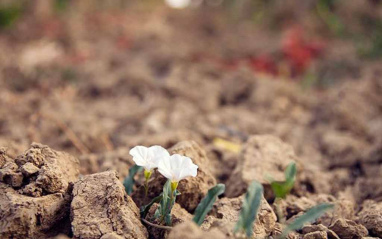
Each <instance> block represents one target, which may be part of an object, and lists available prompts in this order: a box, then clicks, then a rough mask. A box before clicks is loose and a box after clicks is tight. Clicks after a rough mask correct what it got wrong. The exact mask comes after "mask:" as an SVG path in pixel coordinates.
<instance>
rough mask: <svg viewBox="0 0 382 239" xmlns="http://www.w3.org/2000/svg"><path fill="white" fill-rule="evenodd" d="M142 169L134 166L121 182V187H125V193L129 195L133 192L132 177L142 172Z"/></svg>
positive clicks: (133, 181)
mask: <svg viewBox="0 0 382 239" xmlns="http://www.w3.org/2000/svg"><path fill="white" fill-rule="evenodd" d="M142 169H143V168H142V167H141V166H138V165H134V166H133V167H131V168H130V169H129V175H127V177H126V178H125V179H124V180H123V186H125V190H126V193H127V194H128V195H131V193H132V192H133V186H134V183H135V180H134V177H135V175H136V174H137V173H139V172H141V171H142Z"/></svg>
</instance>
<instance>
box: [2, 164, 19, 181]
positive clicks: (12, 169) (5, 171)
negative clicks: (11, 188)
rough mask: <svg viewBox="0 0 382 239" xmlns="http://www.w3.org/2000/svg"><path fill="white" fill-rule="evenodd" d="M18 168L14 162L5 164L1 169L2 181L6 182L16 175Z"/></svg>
mask: <svg viewBox="0 0 382 239" xmlns="http://www.w3.org/2000/svg"><path fill="white" fill-rule="evenodd" d="M17 168H18V167H17V164H15V163H14V162H7V163H5V164H4V166H3V167H2V168H1V169H0V181H2V182H4V181H5V179H6V177H7V176H10V175H12V174H14V173H16V170H17Z"/></svg>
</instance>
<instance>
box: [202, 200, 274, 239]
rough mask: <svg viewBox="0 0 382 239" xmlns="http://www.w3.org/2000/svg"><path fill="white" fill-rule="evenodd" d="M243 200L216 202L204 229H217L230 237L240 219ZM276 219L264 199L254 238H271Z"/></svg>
mask: <svg viewBox="0 0 382 239" xmlns="http://www.w3.org/2000/svg"><path fill="white" fill-rule="evenodd" d="M243 199H244V198H243V197H238V198H222V199H219V200H218V201H216V202H215V204H214V206H213V208H212V210H211V213H210V215H211V216H212V217H209V218H208V220H206V221H205V223H204V224H203V225H202V227H203V228H205V229H209V228H214V227H217V228H218V229H220V230H221V231H222V232H224V233H225V234H226V235H230V234H231V232H232V228H234V225H235V224H236V222H237V221H238V219H239V214H240V210H241V206H242V203H243ZM276 219H277V218H276V215H275V213H274V212H273V210H272V208H271V206H270V205H269V204H268V203H267V201H266V200H265V199H264V198H263V200H262V204H261V208H260V209H259V212H258V214H257V218H256V221H255V224H254V227H253V231H254V238H264V237H266V236H269V235H270V234H271V232H272V231H273V230H274V227H275V224H276Z"/></svg>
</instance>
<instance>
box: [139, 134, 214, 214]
mask: <svg viewBox="0 0 382 239" xmlns="http://www.w3.org/2000/svg"><path fill="white" fill-rule="evenodd" d="M169 152H170V153H171V154H175V153H176V154H181V155H185V156H187V157H190V158H191V159H192V161H193V162H194V163H195V164H196V165H198V167H199V168H198V175H197V176H196V177H188V178H185V179H183V180H181V181H180V182H179V185H178V190H179V192H180V193H181V195H179V196H178V197H177V198H176V202H177V203H179V204H180V205H181V206H182V207H183V208H184V209H186V210H187V211H189V212H193V211H194V210H195V208H196V207H197V206H198V204H199V202H200V201H201V200H202V199H203V198H204V196H205V195H206V194H207V191H208V189H210V188H212V187H213V186H215V184H216V180H215V178H214V177H213V176H212V174H211V173H210V170H209V167H210V164H209V160H208V158H207V156H206V153H205V151H204V150H203V149H202V148H200V146H199V145H198V144H197V143H196V142H194V141H183V142H180V143H178V144H176V145H175V146H173V147H172V148H170V149H169ZM165 182H166V178H165V177H163V176H162V175H161V174H160V173H158V172H157V171H155V172H154V173H153V175H152V177H151V179H150V181H149V190H148V196H147V197H145V190H144V187H143V186H141V187H140V188H138V190H136V191H134V192H133V194H132V197H133V199H134V201H135V203H136V204H137V205H138V206H142V205H145V204H147V203H148V202H149V201H150V200H151V199H152V198H154V197H156V196H158V195H159V194H160V193H161V192H162V191H163V185H164V184H165Z"/></svg>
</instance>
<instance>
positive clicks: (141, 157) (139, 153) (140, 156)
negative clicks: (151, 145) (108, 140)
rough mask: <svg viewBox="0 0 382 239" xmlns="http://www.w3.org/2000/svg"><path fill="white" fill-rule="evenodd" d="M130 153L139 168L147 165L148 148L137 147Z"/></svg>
mask: <svg viewBox="0 0 382 239" xmlns="http://www.w3.org/2000/svg"><path fill="white" fill-rule="evenodd" d="M129 153H130V155H131V156H133V160H134V162H135V163H136V164H137V165H138V166H143V167H145V166H146V165H147V158H148V154H149V149H148V148H147V147H145V146H135V147H134V148H132V149H131V150H130V152H129Z"/></svg>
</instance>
